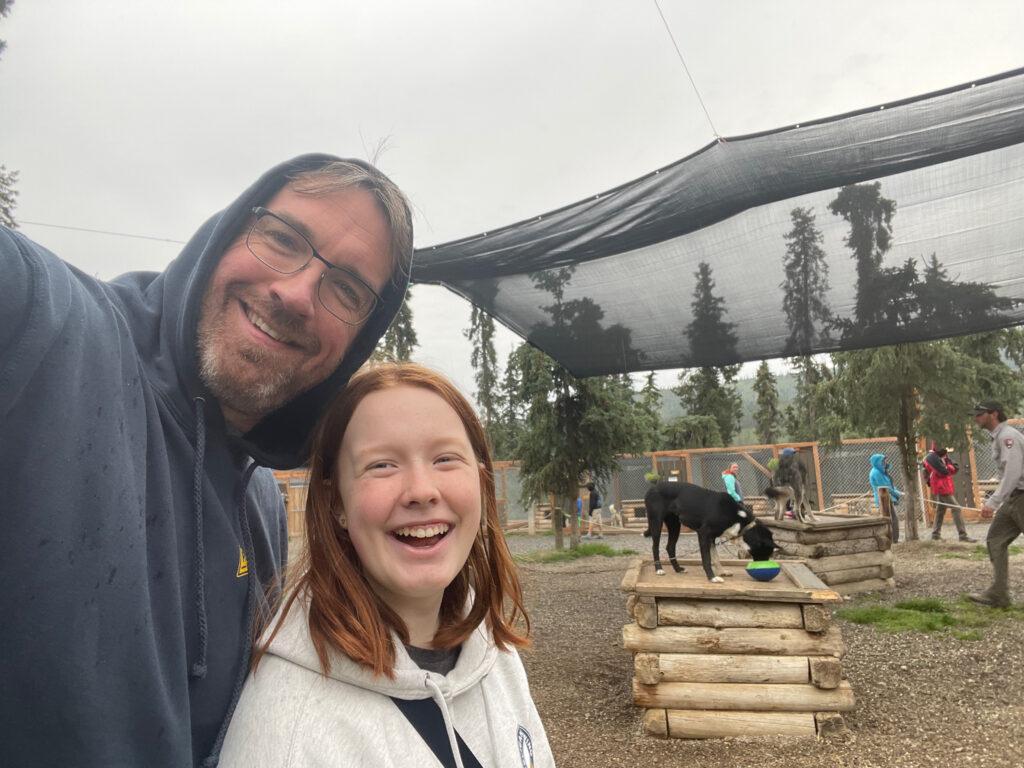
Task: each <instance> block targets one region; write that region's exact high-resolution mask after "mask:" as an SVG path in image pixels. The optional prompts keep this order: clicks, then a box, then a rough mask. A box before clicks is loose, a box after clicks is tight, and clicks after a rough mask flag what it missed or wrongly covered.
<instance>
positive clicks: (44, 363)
mask: <svg viewBox="0 0 1024 768" xmlns="http://www.w3.org/2000/svg"><path fill="white" fill-rule="evenodd" d="M334 159H336V158H333V157H330V156H327V155H306V156H302V157H299V158H296V159H294V160H292V161H290V162H288V163H284V164H282V165H281V166H278V167H277V168H274V169H273V170H271V171H269V172H268V173H267V174H265V175H264V176H263V177H261V178H260V179H259V180H258V181H257V182H256V183H255V184H254V185H253V186H252V187H250V188H249V189H248V190H246V191H245V193H244V194H242V196H241V197H239V198H238V200H236V201H235V202H234V203H232V204H231V205H230V206H229V207H228V208H227V209H226V210H224V211H222V212H221V213H219V214H217V215H215V216H213V217H212V218H211V219H210V220H209V221H207V222H206V223H205V224H204V225H203V226H202V228H201V229H200V230H199V231H198V232H197V233H196V234H195V235H194V236H193V238H192V239H191V240H190V241H189V242H188V244H187V245H186V246H185V248H184V250H183V251H182V252H181V254H180V255H179V256H178V258H177V259H175V260H174V261H173V262H172V263H171V264H170V265H169V266H168V267H167V269H166V270H165V271H164V272H162V273H131V274H127V275H124V276H122V277H119V278H117V279H115V280H113V281H111V282H102V281H98V280H96V279H93V278H91V277H89V276H88V275H85V274H83V273H82V272H80V271H78V270H76V269H74V268H73V267H71V266H69V265H67V264H65V263H64V262H63V261H61V260H60V259H58V258H57V257H56V256H54V255H53V254H52V253H50V252H48V251H46V250H45V249H43V248H41V247H40V246H38V245H36V244H35V243H33V242H32V241H30V240H28V239H27V238H25V237H23V236H21V235H20V234H18V233H15V232H12V231H10V230H7V229H4V228H2V227H0V473H2V474H0V476H2V481H0V489H2V493H0V508H2V510H3V527H2V528H0V547H2V551H3V555H2V556H0V765H4V766H76V767H82V766H85V767H87V768H93V767H95V768H100V767H101V766H102V768H114V767H116V766H131V768H140V767H141V766H146V768H164V767H165V766H166V767H167V768H171V767H172V766H173V768H186V767H187V766H192V765H215V764H216V761H217V755H218V754H219V750H220V742H221V739H222V738H223V733H224V729H225V728H226V725H227V720H228V718H229V717H230V713H231V711H232V710H233V708H234V702H235V699H236V697H237V695H238V693H239V691H240V689H241V685H242V682H243V681H244V678H245V674H246V670H247V666H248V661H249V653H250V650H251V625H252V622H253V620H254V617H255V616H256V615H258V613H259V612H260V610H261V609H262V608H263V607H265V606H263V605H262V603H263V600H264V597H265V588H266V590H268V591H270V592H272V591H273V590H275V589H276V587H277V586H278V583H279V582H278V579H279V574H280V568H281V567H282V566H283V564H284V562H285V559H286V557H287V547H288V541H287V533H286V527H285V516H284V506H283V503H282V500H281V494H280V493H279V491H278V490H277V486H276V484H275V483H274V479H273V476H272V473H271V472H270V471H269V469H265V468H263V467H273V468H291V467H296V466H299V465H300V464H302V463H303V462H304V461H305V459H306V451H307V444H308V440H309V437H310V434H311V431H312V428H313V425H314V423H315V421H316V420H317V418H318V416H319V415H320V413H321V412H322V411H323V410H324V408H325V406H326V405H327V403H328V402H329V400H330V398H331V397H332V396H333V394H334V393H336V392H337V390H338V388H339V387H340V386H341V385H342V384H344V382H346V381H347V380H348V378H349V376H350V375H351V374H352V372H354V371H355V369H356V368H358V367H359V365H361V364H362V363H363V362H364V361H365V360H366V359H367V357H368V356H369V354H370V352H371V351H372V350H373V347H374V345H375V343H376V341H377V339H378V338H379V337H380V336H381V335H382V334H383V332H384V330H385V329H386V328H387V326H388V324H389V323H390V322H391V319H392V317H393V316H394V314H395V312H396V311H397V309H398V307H399V305H400V304H401V301H402V298H403V296H404V293H405V285H406V281H405V280H404V278H401V277H399V278H397V279H395V280H394V281H393V283H389V284H388V285H387V286H386V287H385V289H384V291H383V293H382V298H383V303H382V306H381V307H379V308H378V309H377V310H376V311H375V312H374V314H373V315H372V316H371V317H370V319H369V320H368V321H367V323H366V325H365V326H364V328H363V329H362V331H361V332H360V335H359V336H358V337H357V338H356V340H355V341H354V342H353V343H352V345H351V346H350V348H349V351H348V353H347V355H346V357H345V359H344V360H343V361H342V363H341V364H340V365H339V367H338V368H337V369H336V370H335V371H334V373H333V374H332V375H331V376H330V377H329V378H328V379H327V380H326V381H325V382H323V383H321V384H320V385H318V386H316V387H314V388H313V389H311V390H309V391H307V392H305V393H303V394H302V395H299V396H298V397H297V398H295V399H294V400H292V401H291V402H290V403H288V404H286V405H284V406H282V407H281V408H280V409H279V410H277V411H275V412H274V413H272V414H270V415H268V416H267V417H266V418H264V419H263V420H262V421H261V422H260V423H259V424H257V425H256V426H255V427H254V428H253V429H252V430H251V431H250V432H248V433H247V434H245V435H244V436H239V435H237V434H232V432H231V431H229V430H228V429H226V427H225V423H224V420H223V417H222V416H221V413H220V409H219V407H218V405H217V402H216V400H215V399H214V398H213V397H212V396H211V395H209V394H208V393H207V391H206V389H205V387H204V386H203V384H202V383H201V382H200V380H199V376H198V366H197V356H196V343H195V338H196V327H197V322H198V317H199V308H200V303H201V299H202V295H203V290H204V288H205V287H206V284H207V282H208V280H209V278H210V276H211V274H212V272H213V270H214V268H215V267H216V265H217V263H218V261H219V260H220V257H221V255H222V253H223V252H224V250H225V248H226V247H227V246H228V245H229V244H230V243H231V242H232V240H233V239H234V238H235V237H236V236H237V235H238V233H239V231H240V229H241V227H242V226H243V225H244V224H245V223H246V222H247V221H248V220H249V215H250V214H249V211H250V209H251V208H252V206H254V205H261V204H265V203H266V202H267V201H268V200H269V199H270V198H271V197H273V195H274V194H275V193H276V192H277V191H278V190H279V189H280V188H281V187H283V186H284V184H285V183H286V181H287V176H288V175H289V174H293V173H295V172H297V171H301V170H307V169H311V168H314V167H319V166H321V165H322V164H324V163H325V162H326V161H329V160H334ZM258 466H259V467H260V468H257V467H258ZM250 473H251V476H250Z"/></svg>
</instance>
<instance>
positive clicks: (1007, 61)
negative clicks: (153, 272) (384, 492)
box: [0, 0, 1024, 394]
mask: <svg viewBox="0 0 1024 768" xmlns="http://www.w3.org/2000/svg"><path fill="white" fill-rule="evenodd" d="M660 6H661V10H662V11H663V12H664V14H665V17H666V18H667V20H668V23H669V26H670V27H671V30H672V33H673V34H674V36H675V39H676V41H677V42H678V44H679V46H680V49H681V50H682V53H683V56H684V57H685V59H686V63H687V65H688V66H689V70H690V73H691V74H692V75H693V78H694V80H695V81H696V84H697V86H698V88H699V90H700V93H701V96H702V97H703V101H704V103H705V105H706V107H707V110H708V112H709V113H710V116H711V119H712V121H713V122H714V127H715V129H716V130H717V131H718V133H719V134H721V135H724V136H729V135H742V134H747V133H753V132H756V131H761V130H767V129H771V128H777V127H781V126H785V125H789V124H793V123H799V122H805V121H807V120H811V119H814V118H820V117H826V116H830V115H835V114H839V113H842V112H846V111H850V110H853V109H859V108H861V107H868V106H872V105H877V104H883V103H885V102H887V101H893V100H896V99H900V98H904V97H908V96H914V95H917V94H920V93H924V92H927V91H931V90H936V89H939V88H944V87H947V86H951V85H956V84H959V83H962V82H967V81H969V80H971V79H974V78H980V77H984V76H987V75H992V74H997V73H999V72H1003V71H1006V70H1009V69H1014V68H1017V67H1021V66H1024V3H1022V2H1020V0H976V1H975V2H972V3H966V2H963V1H962V0H956V1H949V2H936V1H934V0H930V1H927V2H926V1H925V0H886V1H884V2H882V1H880V0H860V2H821V0H784V1H779V0H773V1H771V2H769V1H768V0H738V1H737V2H733V3H729V4H711V3H697V2H692V1H690V0H685V1H684V0H660ZM0 39H5V40H7V43H8V47H7V50H6V52H5V53H4V55H3V58H2V59H0V163H3V164H5V165H6V166H7V168H8V169H9V170H18V171H19V172H20V178H19V181H18V189H19V191H20V196H19V199H18V207H17V209H16V211H15V215H16V218H17V219H18V220H19V221H21V222H22V224H21V229H22V231H23V232H25V234H27V235H28V236H29V237H31V238H33V239H35V240H37V241H38V242H40V243H42V244H43V245H45V246H47V247H48V248H50V249H51V250H53V251H55V252H56V253H57V254H58V255H60V256H62V257H63V258H64V259H66V260H67V261H69V262H71V263H73V264H75V265H76V266H78V267H80V268H81V269H83V270H85V271H86V272H88V273H90V274H96V275H98V276H100V277H112V276H114V275H116V274H119V273H121V272H124V271H127V270H133V269H161V268H162V267H163V266H164V265H165V264H166V263H167V262H168V261H169V260H170V259H172V258H173V257H174V256H175V255H176V253H177V252H178V250H179V247H180V246H179V245H177V244H176V243H173V242H171V243H164V242H157V241H152V240H144V239H137V238H129V237H115V236H111V235H103V234H94V233H87V232H80V231H74V230H62V229H56V228H53V227H44V226H40V225H39V224H30V223H28V222H39V223H42V224H51V225H61V226H65V227H81V228H87V229H96V230H105V231H112V232H120V233H126V234H132V235H146V236H149V237H154V238H165V239H167V240H172V241H184V240H186V239H187V238H188V237H189V235H190V234H191V233H192V232H193V231H194V230H195V228H196V227H197V226H198V225H199V224H200V223H201V222H202V221H203V220H204V219H205V218H206V217H207V216H209V215H210V214H211V213H213V212H214V211H216V210H218V209H220V208H221V207H223V206H224V205H226V204H227V203H228V202H229V201H230V200H232V199H233V198H234V197H235V196H236V195H237V194H238V193H239V192H241V190H242V189H244V188H245V187H246V186H247V185H248V184H249V183H250V182H251V181H253V180H254V179H255V178H256V177H257V176H258V175H259V174H260V173H262V172H263V171H264V170H266V169H267V168H268V167H270V166H271V165H274V164H275V163H277V162H279V161H281V160H284V159H286V158H288V157H291V156H293V155H296V154H300V153H303V152H311V151H322V152H331V153H335V154H339V155H350V156H358V157H368V156H370V155H371V154H372V153H373V152H374V151H375V149H376V148H377V147H378V146H379V145H381V144H382V143H383V144H384V145H385V147H386V148H385V151H384V152H383V154H382V155H381V156H380V157H379V161H378V164H379V165H380V167H381V168H382V169H383V170H384V171H385V172H387V173H388V174H389V175H390V176H391V177H392V178H393V179H394V180H395V181H396V182H397V183H398V184H399V185H400V186H401V187H402V188H403V189H404V190H405V191H406V193H407V194H408V195H409V197H410V199H411V200H412V203H413V206H414V208H415V211H416V217H415V226H416V244H417V246H425V245H430V244H434V243H439V242H445V241H447V240H452V239H456V238H460V237H465V236H467V235H472V234H475V233H478V232H481V231H485V230H488V229H493V228H495V227H499V226H503V225H506V224H510V223H513V222H515V221H519V220H521V219H525V218H529V217H531V216H535V215H538V214H541V213H545V212H547V211H549V210H552V209H555V208H559V207H561V206H563V205H566V204H569V203H572V202H575V201H577V200H579V199H581V198H584V197H587V196H590V195H593V194H595V193H597V192H600V191H603V190H605V189H608V188H611V187H614V186H617V185H618V184H620V183H622V182H625V181H628V180H630V179H633V178H635V177H638V176H641V175H643V174H645V173H647V172H649V171H651V170H653V169H655V168H658V167H661V166H663V165H666V164H668V163H671V162H673V161H674V160H677V159H679V158H681V157H683V156H685V155H688V154H690V153H691V152H693V151H695V150H697V149H699V148H700V147H702V146H704V145H705V144H707V143H708V142H709V141H711V140H712V139H713V133H712V129H711V127H710V126H709V124H708V120H707V118H706V117H705V115H704V111H703V110H702V108H701V106H700V103H699V102H698V100H697V97H696V96H695V95H694V91H693V88H692V87H691V85H690V83H689V81H688V80H687V78H686V73H685V71H684V70H683V68H682V65H681V64H680V63H679V59H678V57H677V54H676V51H675V49H674V48H673V45H672V41H671V39H670V38H669V36H668V33H667V32H666V29H665V26H664V25H663V22H662V20H661V16H660V15H659V13H658V7H657V6H656V5H655V2H654V0H515V1H514V2H500V3H499V2H483V1H482V0H481V1H480V2H470V1H469V0H461V1H459V0H431V2H423V1H422V0H374V1H373V2H359V3H355V2H338V0H333V1H331V2H327V1H315V0H291V2H289V3H282V2H279V1H278V2H264V1H263V0H245V2H243V1H242V0H177V1H176V2H159V3H158V2H153V1H152V0H146V1H141V0H120V1H117V2H115V1H114V0H94V1H93V2H88V3H87V2H82V0H16V1H15V3H14V5H13V7H12V8H11V12H10V15H9V17H8V18H7V19H4V20H0ZM414 295H415V300H414V303H413V309H414V313H415V318H416V327H417V331H418V333H419V337H420V341H421V348H420V350H419V353H418V355H417V359H418V360H419V361H420V362H423V363H425V364H427V365H430V366H432V367H435V368H438V369H440V370H442V371H443V372H445V373H447V374H448V375H450V376H452V377H453V378H454V379H455V380H456V382H457V383H458V384H459V385H460V387H462V388H463V390H464V391H466V392H467V393H469V394H472V393H473V391H474V386H473V383H472V371H471V368H470V365H469V346H468V344H467V343H466V341H465V340H464V339H463V337H462V331H463V329H464V328H466V327H467V325H468V322H469V307H468V305H467V304H466V302H465V301H463V300H462V299H460V298H458V297H456V296H454V295H452V294H450V293H448V292H447V291H446V290H444V289H441V288H434V287H430V286H421V287H418V288H416V289H415V292H414ZM515 343H517V338H516V337H515V336H514V335H513V334H511V333H509V332H507V331H504V329H503V330H502V333H501V334H500V336H499V342H498V354H499V357H500V358H501V359H502V361H504V358H505V356H506V355H507V353H508V352H509V350H510V349H511V348H512V347H513V346H514V344H515ZM671 378H674V377H671ZM671 378H670V377H669V376H668V375H666V376H664V377H662V381H663V384H665V385H668V384H671V383H672V381H671Z"/></svg>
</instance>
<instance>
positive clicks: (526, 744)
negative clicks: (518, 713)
mask: <svg viewBox="0 0 1024 768" xmlns="http://www.w3.org/2000/svg"><path fill="white" fill-rule="evenodd" d="M516 743H517V744H518V745H519V764H520V765H522V766H523V768H533V739H531V738H530V732H529V731H528V730H526V729H525V728H524V727H523V726H521V725H520V726H519V728H517V729H516Z"/></svg>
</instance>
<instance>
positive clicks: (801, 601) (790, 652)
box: [622, 559, 854, 739]
mask: <svg viewBox="0 0 1024 768" xmlns="http://www.w3.org/2000/svg"><path fill="white" fill-rule="evenodd" d="M680 564H681V565H683V567H684V568H685V569H686V570H685V571H684V572H683V573H674V572H673V573H668V574H665V575H663V576H658V575H656V574H655V573H654V568H653V564H652V563H651V562H650V561H649V560H648V561H643V560H640V559H637V560H635V561H634V562H633V563H632V564H631V565H630V568H629V570H628V571H627V573H626V575H625V577H624V578H623V580H622V589H623V591H624V592H626V593H627V594H628V595H629V598H628V599H627V611H628V613H629V616H630V618H631V619H633V622H632V623H630V624H627V625H625V626H624V627H623V631H622V643H623V647H624V648H625V649H626V650H628V651H630V652H631V653H632V654H633V704H634V705H635V706H637V707H642V708H643V709H644V710H645V711H644V714H643V729H644V732H645V733H647V734H649V735H652V736H660V737H666V738H687V739H703V738H722V737H730V736H741V735H748V736H749V735H783V736H812V737H813V736H816V735H824V734H826V733H833V732H836V731H839V730H841V729H842V728H843V724H842V715H841V713H842V712H846V711H849V710H851V709H852V708H853V706H854V696H853V690H852V689H851V687H850V684H849V682H847V681H846V680H845V679H844V678H843V674H842V666H841V659H842V657H843V655H844V654H845V650H846V649H845V646H844V645H843V639H842V635H841V633H840V631H839V629H838V627H836V626H835V625H833V624H832V616H831V611H830V610H829V606H830V605H831V604H833V603H836V602H840V601H841V599H842V598H841V597H840V596H839V594H838V593H837V592H835V591H834V590H832V589H829V587H828V586H827V585H826V584H825V583H823V582H822V580H821V579H819V578H818V577H817V576H815V574H814V573H812V572H811V570H810V569H809V568H807V566H806V565H805V564H804V563H803V562H800V561H782V562H781V563H780V564H781V566H782V572H781V573H780V574H779V576H777V577H776V578H775V579H774V580H773V581H769V582H759V581H755V580H753V579H752V578H750V577H749V576H748V575H747V574H746V573H745V572H744V571H745V566H746V561H742V560H723V562H722V564H723V566H725V568H726V571H727V573H728V574H729V575H728V577H727V578H726V579H725V581H724V582H723V583H711V582H708V581H707V579H706V577H705V575H704V572H703V569H702V568H701V566H700V562H699V560H696V559H682V560H680Z"/></svg>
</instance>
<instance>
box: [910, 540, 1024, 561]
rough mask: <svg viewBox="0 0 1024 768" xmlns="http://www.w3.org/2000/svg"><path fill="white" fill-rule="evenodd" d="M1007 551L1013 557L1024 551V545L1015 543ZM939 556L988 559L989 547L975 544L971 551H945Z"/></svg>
mask: <svg viewBox="0 0 1024 768" xmlns="http://www.w3.org/2000/svg"><path fill="white" fill-rule="evenodd" d="M929 543H931V542H929ZM1007 552H1008V554H1009V556H1010V557H1013V556H1014V555H1019V554H1020V553H1021V552H1024V547H1021V546H1019V545H1013V546H1011V547H1010V548H1009V549H1008V550H1007ZM939 557H942V558H945V559H947V560H988V547H986V546H985V545H984V544H975V545H974V547H973V548H971V550H970V551H969V552H943V553H942V554H941V555H939Z"/></svg>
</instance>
